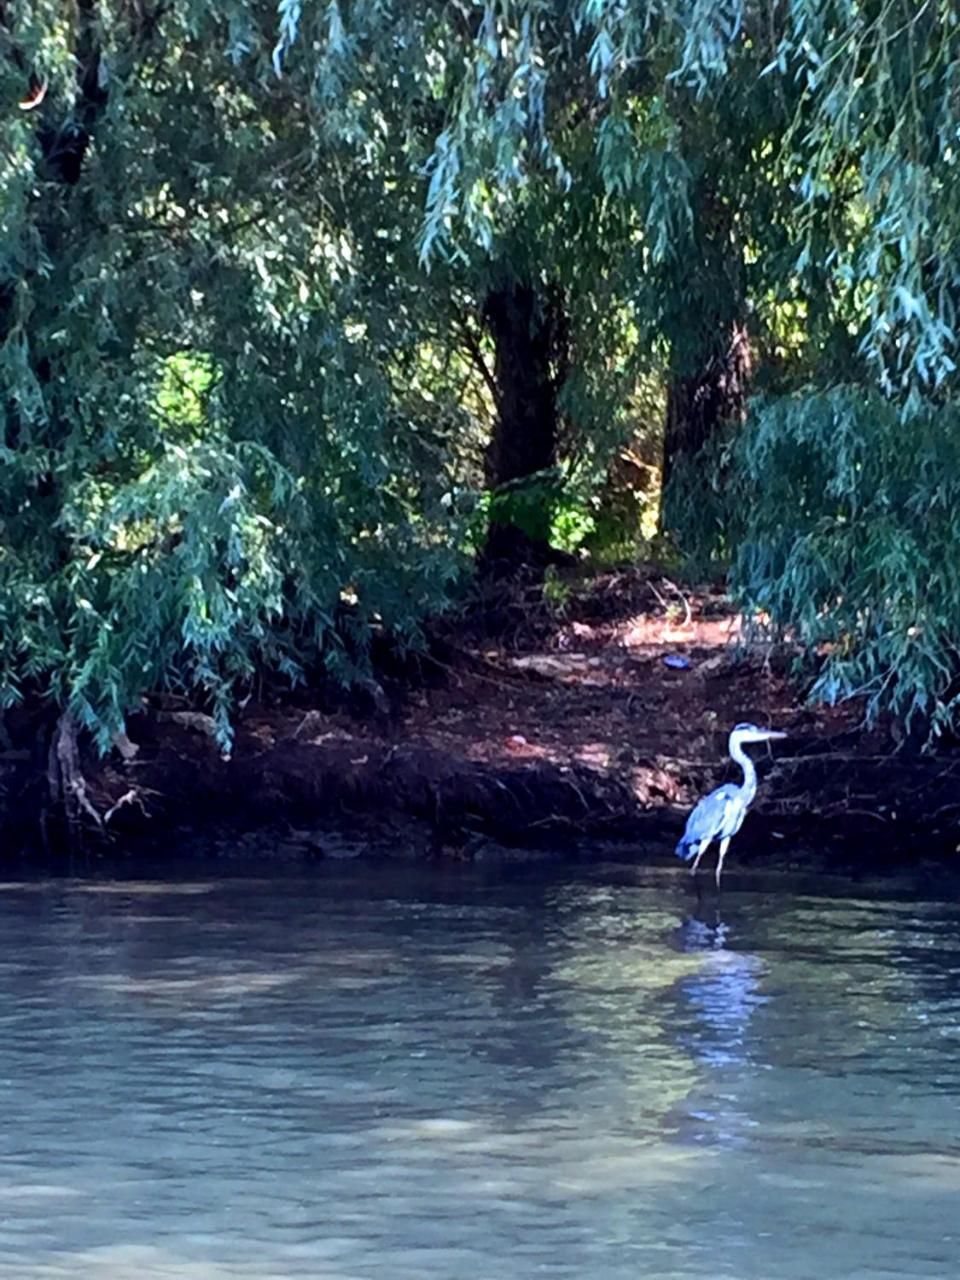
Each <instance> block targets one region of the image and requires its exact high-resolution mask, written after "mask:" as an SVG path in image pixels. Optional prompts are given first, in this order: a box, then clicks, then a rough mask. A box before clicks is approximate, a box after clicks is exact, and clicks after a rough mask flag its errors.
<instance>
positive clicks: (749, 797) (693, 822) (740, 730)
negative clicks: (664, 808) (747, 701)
mask: <svg viewBox="0 0 960 1280" xmlns="http://www.w3.org/2000/svg"><path fill="white" fill-rule="evenodd" d="M786 736H787V735H786V734H785V733H781V732H780V731H779V730H778V729H758V728H757V726H756V725H755V724H738V725H736V726H735V728H734V729H733V730H732V731H731V733H730V742H729V751H730V758H731V759H732V760H735V761H736V762H737V764H738V765H739V766H740V768H741V769H742V770H743V782H742V783H741V784H740V785H739V786H737V784H736V783H735V782H725V783H724V784H723V786H722V787H717V789H716V791H711V792H710V794H709V795H707V796H704V797H703V799H702V800H701V801H700V802H699V803H698V805H697V807H696V808H695V809H694V810H693V812H692V813H691V814H690V817H689V818H688V819H687V827H686V830H685V831H684V833H683V835H682V837H681V838H680V843H679V844H678V845H677V857H678V858H683V860H684V862H689V861H690V859H691V858H692V859H693V866H692V867H691V868H690V873H691V875H696V873H697V867H698V866H699V865H700V859H701V858H702V857H703V855H704V854H705V853H706V851H707V849H708V847H709V846H710V844H711V843H712V842H713V841H714V840H719V841H720V853H719V856H718V857H717V888H718V889H719V888H720V876H721V875H722V873H723V860H724V858H725V857H726V856H727V847H728V846H729V844H730V841H731V840H732V839H733V837H734V836H735V835H736V834H737V832H738V831H739V830H740V828H741V827H742V826H743V820H744V818H745V817H746V816H747V809H748V808H749V807H750V804H751V802H752V801H753V797H754V796H755V795H756V794H757V771H756V769H755V768H754V764H753V761H752V760H751V759H750V757H749V756H748V755H747V753H746V752H745V751H744V749H743V748H744V747H745V746H746V744H747V743H748V742H772V741H773V740H774V739H775V738H785V737H786Z"/></svg>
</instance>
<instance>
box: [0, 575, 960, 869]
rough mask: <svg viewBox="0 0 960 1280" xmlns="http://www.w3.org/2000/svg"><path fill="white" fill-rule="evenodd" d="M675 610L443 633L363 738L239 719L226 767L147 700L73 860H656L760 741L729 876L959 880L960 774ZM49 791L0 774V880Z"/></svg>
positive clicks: (30, 776) (606, 596)
mask: <svg viewBox="0 0 960 1280" xmlns="http://www.w3.org/2000/svg"><path fill="white" fill-rule="evenodd" d="M670 587H673V584H670ZM673 593H674V594H676V596H677V597H678V599H677V600H676V602H674V601H673V600H672V599H671V598H668V597H670V595H671V593H670V591H669V590H668V589H667V587H665V586H664V584H663V582H662V581H658V579H657V577H656V576H655V575H654V574H652V573H651V574H647V575H644V574H642V573H634V574H632V575H630V576H629V577H627V576H624V575H621V576H619V577H614V576H612V575H611V576H610V578H608V579H607V580H602V581H600V582H598V583H594V584H593V585H592V586H591V588H590V590H589V592H588V593H586V594H585V595H584V596H582V597H576V598H574V599H571V600H570V601H569V602H568V603H567V605H566V606H565V608H564V609H563V610H562V611H560V613H559V616H558V615H557V614H556V612H552V613H549V614H545V613H544V612H543V611H542V610H540V611H536V610H534V611H530V612H528V613H527V614H526V615H524V613H523V611H522V610H521V611H520V613H519V614H518V615H517V616H518V617H519V619H520V624H518V625H517V626H516V627H515V628H514V629H513V632H512V633H510V631H509V629H506V631H507V634H508V635H509V640H508V641H504V639H503V635H504V632H505V628H504V626H503V619H502V618H501V619H498V621H497V628H498V631H499V633H500V639H499V640H498V642H496V643H494V642H492V641H490V640H489V639H487V638H485V636H484V635H483V629H482V628H481V629H480V630H479V631H478V629H477V628H476V627H474V628H473V629H472V630H471V627H470V626H469V625H459V626H458V629H457V631H456V633H455V634H452V638H448V640H447V642H446V644H445V646H444V648H443V650H442V652H443V653H444V658H443V659H442V660H441V659H436V660H431V662H430V663H428V664H426V666H425V667H424V668H423V672H424V673H425V675H424V678H423V679H421V680H420V681H419V682H416V683H412V684H411V683H410V682H409V681H407V682H405V683H404V682H399V683H398V685H397V688H396V689H394V690H391V692H392V693H393V695H394V696H393V697H392V698H391V697H388V695H387V694H383V696H382V697H381V696H380V693H379V691H378V696H377V699H376V702H377V703H378V704H379V708H380V709H379V710H378V709H377V707H376V706H374V705H372V706H371V711H370V713H368V714H365V715H360V714H356V713H351V712H348V711H346V710H343V709H339V710H338V709H331V708H330V707H329V705H328V706H327V707H323V706H313V705H310V698H309V696H307V697H303V696H301V697H300V698H299V700H298V703H297V705H294V704H292V703H289V702H288V703H286V704H284V703H279V704H277V705H265V704H263V703H260V704H250V705H248V706H247V708H246V709H245V711H244V713H243V715H242V717H241V719H240V722H239V725H238V733H237V739H236V743H235V746H234V751H233V754H232V758H231V759H230V760H229V761H225V760H223V759H222V758H221V756H220V754H219V752H218V749H217V747H216V745H215V743H214V742H213V741H212V739H211V738H210V736H209V734H208V732H207V729H208V727H209V726H208V722H207V721H206V720H205V718H204V717H203V716H202V715H198V714H197V713H196V711H194V710H191V709H189V708H184V707H179V708H178V707H177V705H176V704H175V703H171V702H170V700H167V701H166V702H162V701H159V700H158V701H156V702H155V703H154V704H153V705H151V706H150V707H148V708H146V709H145V711H144V714H142V715H140V716H136V717H134V718H133V719H132V720H131V722H130V726H129V738H130V745H126V744H125V752H124V753H123V754H122V753H121V752H119V751H117V752H113V753H111V755H110V756H109V757H108V758H107V759H105V760H98V759H96V758H95V757H94V756H93V754H92V753H91V752H89V751H87V752H85V753H83V754H82V757H81V765H82V770H83V776H84V779H85V782H86V786H87V795H88V798H89V800H90V802H91V805H92V807H93V808H94V809H95V810H96V812H97V813H98V814H99V815H100V816H101V819H105V824H104V827H103V829H102V830H101V829H100V828H98V827H97V826H96V824H95V823H94V821H93V819H92V818H91V817H89V816H87V817H84V818H83V819H82V822H83V828H84V845H85V847H86V848H88V849H89V850H91V851H93V852H97V851H101V852H108V851H113V852H122V853H123V854H127V855H129V856H131V857H136V856H137V855H138V854H139V853H142V852H144V851H146V850H149V851H152V852H154V853H155V852H156V851H157V850H162V849H163V848H167V847H169V848H172V847H174V846H176V847H181V846H182V845H183V844H184V842H187V843H189V841H190V840H191V838H195V839H196V840H197V841H198V842H199V843H202V842H203V839H205V838H206V837H207V836H209V835H210V834H211V833H212V834H215V835H218V841H219V844H220V845H221V846H223V845H225V844H226V845H228V844H229V842H230V840H231V839H234V840H236V841H239V842H240V843H242V842H243V840H244V839H245V838H246V836H247V835H248V834H249V833H251V832H261V833H262V832H264V831H271V832H273V833H274V836H275V839H276V842H277V845H278V848H281V849H282V851H283V853H284V854H285V855H286V856H295V855H296V853H297V851H298V850H299V851H300V852H301V853H302V855H303V856H304V857H308V858H312V857H324V856H339V853H340V852H342V849H343V842H342V840H341V837H340V835H339V834H338V833H339V832H342V830H343V829H344V828H345V827H346V828H349V829H350V830H351V831H352V832H354V833H355V834H356V835H357V837H358V838H359V839H360V840H363V839H368V840H369V843H370V846H371V848H375V849H376V850H377V851H378V852H381V853H382V852H385V851H386V852H389V851H390V848H391V846H392V845H395V846H396V848H397V850H398V851H401V850H402V853H403V856H425V857H437V858H452V859H471V860H484V859H490V858H510V857H515V858H517V859H523V858H529V857H535V856H538V855H539V856H547V855H548V854H554V855H557V856H583V857H590V856H593V855H592V853H591V851H592V850H596V849H597V848H598V846H599V844H600V843H602V844H603V846H604V848H605V849H606V850H607V852H608V853H609V850H610V848H611V847H612V846H614V845H615V846H617V847H618V848H619V849H620V850H621V851H622V853H623V856H625V857H628V858H630V859H631V860H632V859H635V860H636V861H638V862H639V861H645V860H648V859H654V860H655V859H657V858H659V857H661V856H663V855H668V854H669V853H670V851H671V850H672V848H673V845H674V843H675V842H676V839H677V836H678V835H679V832H680V831H681V830H682V827H683V822H684V817H685V813H686V811H687V809H688V808H689V806H690V805H691V804H692V803H693V802H694V801H695V799H696V797H697V796H698V795H699V794H702V793H703V792H704V791H706V790H709V789H710V787H712V786H715V785H717V783H719V782H721V781H724V780H726V779H728V778H734V777H736V776H737V774H736V770H735V769H733V768H732V767H731V766H730V764H729V762H728V761H727V760H726V756H725V740H726V735H727V733H728V731H729V729H730V727H731V726H732V725H733V724H735V723H736V722H737V721H739V720H753V721H756V722H758V723H760V722H763V723H767V724H771V725H775V726H776V727H779V728H783V729H786V730H787V732H788V734H789V735H790V736H789V738H788V740H787V741H786V742H785V743H783V744H778V747H780V748H782V749H778V750H777V752H776V755H773V754H766V753H764V752H762V751H761V752H760V753H759V755H758V767H759V770H760V774H761V779H762V784H761V790H760V793H759V795H758V797H757V801H756V803H755V806H754V810H753V812H752V813H751V815H750V817H749V818H748V820H747V823H746V824H745V826H744V829H743V831H742V832H741V834H740V835H739V836H738V838H737V841H736V848H735V852H736V860H737V861H738V862H740V863H742V864H743V865H752V864H756V863H759V862H761V861H762V862H763V863H765V864H769V865H771V866H774V865H777V866H784V865H791V864H796V863H797V862H798V859H800V860H803V861H804V862H805V863H806V864H807V865H809V859H810V852H809V851H810V850H811V849H815V850H817V854H816V860H817V861H818V862H819V863H820V864H821V865H822V866H824V867H831V868H832V867H837V868H839V867H843V868H856V867H858V866H864V865H867V864H869V865H870V866H871V867H875V866H878V865H882V866H885V867H891V866H901V865H904V866H910V865H917V864H919V863H921V862H923V861H926V860H929V859H938V860H943V859H950V858H956V855H957V849H958V845H960V752H956V751H955V752H953V753H949V754H943V755H939V756H935V757H924V756H920V755H917V754H913V755H907V754H904V753H899V754H896V755H894V754H892V750H893V749H892V746H891V744H890V742H889V741H888V740H887V739H886V738H885V737H884V735H883V734H882V733H881V732H879V731H877V732H874V733H872V734H866V733H864V732H862V731H861V730H860V729H858V727H857V726H858V721H859V708H857V707H855V706H846V707H842V708H836V709H826V708H820V709H811V708H809V707H805V706H804V705H803V704H802V701H801V700H800V699H799V698H798V694H797V690H796V689H795V688H793V687H791V685H790V683H789V682H788V680H787V679H786V677H785V675H784V674H782V673H780V672H778V671H776V670H775V669H774V668H773V666H772V664H770V663H769V662H767V661H765V657H767V656H768V655H763V654H753V655H752V656H749V657H748V658H747V659H745V660H737V659H736V655H735V653H734V645H735V642H736V640H737V638H738V634H739V619H738V618H737V617H736V615H735V614H733V613H732V612H731V611H730V610H729V609H728V608H727V607H726V606H725V604H724V602H723V600H722V598H721V597H719V596H717V595H711V594H710V593H705V592H699V593H683V592H680V591H679V590H678V589H677V588H673ZM665 660H667V661H665ZM387 703H389V706H387V705H386V704H387ZM124 755H125V756H126V757H127V758H124ZM45 776H46V775H45V769H44V761H43V759H42V757H41V758H38V755H37V752H36V750H33V751H31V750H29V749H25V748H24V747H23V746H22V745H21V744H19V743H16V742H14V743H13V744H12V746H11V749H10V750H8V751H6V752H3V753H0V797H2V798H0V839H2V847H3V849H4V851H5V853H6V855H7V856H8V858H9V857H10V856H13V855H14V854H15V853H16V852H17V851H18V850H21V849H23V848H24V847H25V846H26V847H28V848H29V846H30V845H31V844H35V842H36V835H37V827H38V815H39V811H40V809H41V808H42V807H43V804H44V795H45V790H44V784H45ZM202 838H203V839H202ZM800 850H803V852H802V853H800V852H799V851H800ZM732 859H733V854H732V855H731V860H732Z"/></svg>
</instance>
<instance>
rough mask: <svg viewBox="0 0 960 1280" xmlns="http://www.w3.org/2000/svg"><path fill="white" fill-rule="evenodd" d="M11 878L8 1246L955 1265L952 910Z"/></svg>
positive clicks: (866, 1273) (340, 877)
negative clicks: (716, 907) (715, 912)
mask: <svg viewBox="0 0 960 1280" xmlns="http://www.w3.org/2000/svg"><path fill="white" fill-rule="evenodd" d="M775 888H776V891H766V892H759V891H757V892H745V891H736V890H737V885H736V882H735V881H733V880H731V889H732V891H729V892H725V895H724V899H723V903H722V907H721V913H722V917H723V919H722V924H721V925H720V926H719V927H716V925H715V922H714V920H713V919H712V917H711V910H710V907H709V903H708V902H707V900H706V899H705V900H704V905H703V906H702V907H701V908H700V909H699V910H700V915H701V919H698V918H697V912H698V906H697V900H696V898H695V897H693V896H692V895H691V893H690V887H689V884H688V882H687V880H686V877H684V876H683V875H682V874H677V875H672V874H668V873H666V872H664V873H659V874H656V873H648V874H647V876H646V878H645V879H644V878H642V877H641V876H640V874H639V873H635V872H633V871H631V870H624V869H619V870H618V869H608V870H606V871H605V870H603V869H592V870H590V871H583V870H569V871H564V872H563V873H552V874H546V873H544V874H535V875H534V874H530V873H528V874H525V875H519V874H518V873H516V872H514V873H513V874H512V875H503V874H501V875H499V876H496V875H493V876H486V877H484V876H481V875H480V874H479V873H477V872H445V871H438V870H429V869H419V870H412V869H410V868H407V867H394V868H391V869H376V868H371V867H369V866H366V867H360V866H356V865H354V866H349V867H344V866H343V865H338V866H337V867H332V868H330V869H328V868H327V867H321V868H319V869H318V870H317V871H316V872H315V873H313V874H311V875H309V876H302V875H300V874H299V873H298V874H296V875H294V874H291V873H283V872H281V873H278V872H277V871H276V870H275V869H271V870H270V871H269V873H267V872H264V874H263V875H257V874H254V873H252V872H249V871H248V872H245V873H243V874H238V875H234V876H229V877H226V878H220V877H219V873H218V875H217V877H216V878H208V879H200V878H196V877H195V878H188V879H185V880H183V881H179V882H176V883H160V882H156V883H153V882H145V881H139V882H132V881H127V882H122V881H86V882H82V881H59V882H57V881H48V882H44V883H37V882H32V883H8V884H4V885H2V886H0V937H2V945H0V1095H2V1117H3V1123H2V1126H0V1276H3V1277H16V1280H34V1278H35V1277H37V1278H39V1277H44V1280H51V1278H55V1277H61V1276H69V1277H94V1278H95V1280H121V1278H124V1280H126V1278H129V1280H134V1278H136V1280H142V1278H144V1277H147V1278H152V1277H180V1278H183V1277H192V1278H195V1280H224V1278H226V1277H231V1278H236V1277H257V1278H258V1280H266V1278H268V1277H269V1278H271V1280H272V1278H274V1277H276V1278H278V1280H279V1278H280V1277H283V1278H285V1280H286V1278H288V1277H311V1278H314V1280H334V1278H336V1280H366V1278H367V1277H371V1278H373V1277H390V1278H391V1280H393V1278H396V1280H525V1278H526V1277H534V1276H550V1277H576V1278H577V1280H592V1278H594V1277H596V1278H597V1280H600V1278H601V1277H602V1278H603V1280H608V1278H609V1280H637V1278H638V1277H654V1278H656V1280H671V1278H672V1277H698V1278H702V1280H720V1278H722V1277H730V1278H731V1280H734V1278H735V1280H748V1278H750V1280H752V1278H756V1280H771V1278H772V1277H777V1278H778V1280H784V1278H786V1280H837V1278H839V1277H843V1278H844V1280H854V1278H856V1280H866V1278H868V1277H870V1278H873V1277H926V1276H938V1277H955V1276H957V1275H958V1274H960V1101H958V1100H960V907H958V905H957V904H956V903H955V902H953V901H950V902H934V901H919V900H908V901H905V900H902V899H901V900H892V899H883V898H879V899H873V900H858V899H853V900H851V899H849V898H847V899H844V898H833V899H831V898H830V897H812V896H802V895H799V894H797V893H796V892H794V891H793V890H792V888H791V885H790V883H789V882H786V881H785V882H784V883H783V884H781V885H779V886H775Z"/></svg>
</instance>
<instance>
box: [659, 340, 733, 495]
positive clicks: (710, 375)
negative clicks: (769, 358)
mask: <svg viewBox="0 0 960 1280" xmlns="http://www.w3.org/2000/svg"><path fill="white" fill-rule="evenodd" d="M749 386H750V340H749V337H748V335H747V329H746V325H745V324H744V323H743V321H742V320H735V321H734V322H733V323H729V322H728V323H727V324H725V325H724V324H723V323H722V322H720V321H719V318H718V323H717V327H716V329H715V330H714V333H713V335H712V337H711V338H709V339H707V340H705V341H704V345H703V349H702V362H701V364H700V367H699V368H698V369H696V370H695V371H694V372H692V373H688V374H686V376H684V375H682V374H678V375H675V376H674V378H673V380H672V381H671V383H670V386H669V387H668V389H667V420H666V427H665V430H664V436H663V484H664V486H666V484H667V483H668V482H669V480H670V476H671V474H672V472H673V470H674V468H675V466H676V464H677V463H678V462H679V461H681V460H686V459H690V458H692V457H694V455H695V454H697V453H699V452H700V450H701V449H702V448H703V447H704V445H705V444H707V442H708V441H709V440H710V439H711V438H712V436H713V435H714V433H715V432H716V430H717V428H718V427H720V426H722V425H723V423H724V422H728V421H731V420H733V421H737V422H741V421H742V420H743V417H744V414H745V413H746V406H747V394H748V391H749Z"/></svg>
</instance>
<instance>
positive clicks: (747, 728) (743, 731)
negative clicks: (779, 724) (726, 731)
mask: <svg viewBox="0 0 960 1280" xmlns="http://www.w3.org/2000/svg"><path fill="white" fill-rule="evenodd" d="M786 736H787V735H786V734H785V733H783V732H782V731H781V730H780V729H760V728H759V727H758V726H757V725H755V724H738V725H735V726H734V728H733V730H732V732H731V734H730V748H731V750H732V749H733V747H734V745H735V744H737V743H739V744H740V745H741V746H745V745H746V744H747V743H748V742H773V741H774V740H775V739H777V738H785V737H786Z"/></svg>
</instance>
